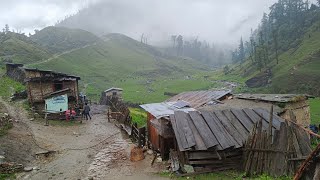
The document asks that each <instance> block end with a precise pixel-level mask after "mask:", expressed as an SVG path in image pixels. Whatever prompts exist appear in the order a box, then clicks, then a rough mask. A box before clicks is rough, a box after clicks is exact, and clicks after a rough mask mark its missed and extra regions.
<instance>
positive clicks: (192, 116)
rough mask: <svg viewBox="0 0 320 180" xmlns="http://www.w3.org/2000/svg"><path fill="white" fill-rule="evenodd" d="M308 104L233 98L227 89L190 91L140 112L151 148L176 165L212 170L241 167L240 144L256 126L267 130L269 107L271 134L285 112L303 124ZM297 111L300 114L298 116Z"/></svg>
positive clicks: (283, 98)
mask: <svg viewBox="0 0 320 180" xmlns="http://www.w3.org/2000/svg"><path fill="white" fill-rule="evenodd" d="M249 97H251V98H249ZM307 99H308V96H305V95H250V96H249V95H244V94H242V95H232V94H231V92H230V91H229V90H222V91H193V92H184V93H181V94H178V95H176V96H174V97H171V98H169V99H168V100H166V101H165V102H162V103H153V104H144V105H141V107H142V108H143V109H144V110H146V111H147V128H148V140H149V144H150V146H151V147H152V149H154V150H156V151H158V152H160V154H161V156H162V158H164V159H167V158H168V157H169V154H170V151H171V155H170V156H171V157H172V156H175V157H176V159H177V160H178V161H179V164H180V165H181V164H182V165H191V166H193V168H194V169H195V170H199V171H206V170H208V171H211V170H212V169H222V170H225V169H239V168H241V167H240V166H241V164H242V161H243V146H244V143H245V142H246V141H247V140H248V137H249V135H250V133H251V131H252V129H253V127H254V125H255V124H256V123H257V122H258V121H260V120H261V121H262V130H264V131H265V130H267V129H268V127H269V121H270V118H271V117H270V109H271V106H273V115H272V122H273V123H272V131H273V132H274V131H275V130H277V131H280V126H281V124H282V123H284V122H285V118H287V119H288V120H290V118H291V117H290V113H289V110H291V111H293V112H294V115H295V117H296V118H295V119H297V122H298V123H300V124H305V125H308V124H309V123H310V114H309V109H308V106H307V105H306V100H307ZM292 107H294V108H292ZM299 107H301V108H299ZM300 109H302V110H303V113H302V112H299V111H297V110H300ZM299 113H300V114H303V115H304V116H299ZM287 114H289V115H287ZM280 116H281V117H280ZM287 116H288V117H287ZM306 143H307V142H306Z"/></svg>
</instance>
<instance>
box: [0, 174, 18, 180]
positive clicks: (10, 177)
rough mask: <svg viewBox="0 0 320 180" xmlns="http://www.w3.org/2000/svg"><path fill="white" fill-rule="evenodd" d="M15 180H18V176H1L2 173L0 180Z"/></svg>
mask: <svg viewBox="0 0 320 180" xmlns="http://www.w3.org/2000/svg"><path fill="white" fill-rule="evenodd" d="M11 179H12V180H13V179H16V175H15V174H1V173H0V180H11Z"/></svg>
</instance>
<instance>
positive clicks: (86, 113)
mask: <svg viewBox="0 0 320 180" xmlns="http://www.w3.org/2000/svg"><path fill="white" fill-rule="evenodd" d="M83 112H84V116H85V117H86V120H88V116H89V118H90V120H91V116H90V106H89V105H88V103H86V104H85V106H84V108H83Z"/></svg>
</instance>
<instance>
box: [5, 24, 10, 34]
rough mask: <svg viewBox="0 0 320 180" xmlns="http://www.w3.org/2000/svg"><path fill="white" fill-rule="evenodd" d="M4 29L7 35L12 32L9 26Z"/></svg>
mask: <svg viewBox="0 0 320 180" xmlns="http://www.w3.org/2000/svg"><path fill="white" fill-rule="evenodd" d="M4 29H5V33H6V34H7V33H8V32H10V28H9V25H8V24H6V25H5V27H4Z"/></svg>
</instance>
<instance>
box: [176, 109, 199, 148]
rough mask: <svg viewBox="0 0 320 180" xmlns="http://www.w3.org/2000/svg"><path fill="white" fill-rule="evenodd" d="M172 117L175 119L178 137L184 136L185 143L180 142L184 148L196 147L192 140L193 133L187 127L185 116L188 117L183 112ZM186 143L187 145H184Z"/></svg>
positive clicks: (178, 112)
mask: <svg viewBox="0 0 320 180" xmlns="http://www.w3.org/2000/svg"><path fill="white" fill-rule="evenodd" d="M174 116H175V118H176V124H177V128H178V131H179V134H180V136H181V135H182V136H184V137H185V139H186V141H182V142H183V143H184V144H183V147H184V148H191V147H193V146H195V145H196V141H195V139H194V136H193V133H192V131H191V129H190V127H189V124H188V120H187V116H189V115H188V114H187V113H185V112H183V111H176V112H175V113H174ZM185 142H187V143H185Z"/></svg>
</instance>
